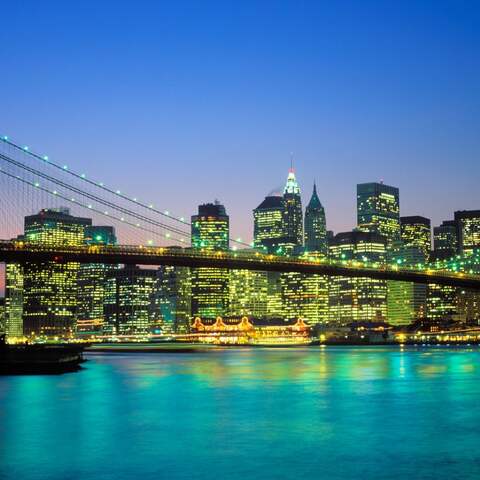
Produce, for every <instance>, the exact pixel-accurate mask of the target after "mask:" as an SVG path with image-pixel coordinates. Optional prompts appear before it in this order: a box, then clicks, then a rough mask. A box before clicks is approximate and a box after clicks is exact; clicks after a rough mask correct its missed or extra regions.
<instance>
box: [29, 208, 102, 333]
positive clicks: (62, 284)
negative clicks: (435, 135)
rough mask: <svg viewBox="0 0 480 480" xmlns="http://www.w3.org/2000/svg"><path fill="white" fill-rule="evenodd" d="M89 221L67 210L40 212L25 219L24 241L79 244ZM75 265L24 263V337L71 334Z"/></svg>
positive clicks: (74, 316)
mask: <svg viewBox="0 0 480 480" xmlns="http://www.w3.org/2000/svg"><path fill="white" fill-rule="evenodd" d="M91 223H92V221H91V219H89V218H80V217H74V216H72V215H70V212H69V210H68V209H65V208H60V209H44V210H41V211H40V212H39V213H38V214H36V215H30V216H27V217H25V240H26V241H27V242H31V243H42V244H44V245H68V246H75V245H82V244H83V243H84V238H85V229H86V227H88V226H90V225H91ZM79 266H80V265H79V263H76V262H68V263H54V262H45V263H26V264H25V266H24V275H23V277H24V280H23V282H24V283H23V332H24V334H25V335H27V336H31V335H35V336H46V337H52V336H60V337H70V336H72V335H73V334H74V333H75V327H76V325H75V320H76V314H77V292H78V285H77V273H78V270H79Z"/></svg>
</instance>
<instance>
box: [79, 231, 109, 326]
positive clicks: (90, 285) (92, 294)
mask: <svg viewBox="0 0 480 480" xmlns="http://www.w3.org/2000/svg"><path fill="white" fill-rule="evenodd" d="M85 243H86V244H88V245H115V244H116V243H117V239H116V237H115V229H114V228H113V227H109V226H88V227H86V228H85ZM115 268H117V267H116V266H115V265H108V264H105V263H84V264H82V265H80V267H79V270H78V296H77V299H78V309H77V334H78V335H87V334H100V333H101V332H102V329H103V323H104V311H103V309H104V301H105V286H106V283H105V282H106V273H107V272H108V271H110V270H112V269H115Z"/></svg>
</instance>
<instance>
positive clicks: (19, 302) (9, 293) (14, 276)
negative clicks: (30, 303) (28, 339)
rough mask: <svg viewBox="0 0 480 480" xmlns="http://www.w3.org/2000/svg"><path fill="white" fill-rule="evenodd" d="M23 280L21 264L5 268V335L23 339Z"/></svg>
mask: <svg viewBox="0 0 480 480" xmlns="http://www.w3.org/2000/svg"><path fill="white" fill-rule="evenodd" d="M23 278H24V268H23V265H21V264H19V263H7V265H6V267H5V320H4V322H5V333H6V334H7V336H8V337H12V338H15V337H17V338H19V337H23Z"/></svg>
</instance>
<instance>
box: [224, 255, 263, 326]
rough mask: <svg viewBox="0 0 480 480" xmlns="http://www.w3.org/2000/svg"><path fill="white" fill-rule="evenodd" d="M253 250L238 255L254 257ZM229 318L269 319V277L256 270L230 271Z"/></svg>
mask: <svg viewBox="0 0 480 480" xmlns="http://www.w3.org/2000/svg"><path fill="white" fill-rule="evenodd" d="M254 253H255V250H253V249H249V248H247V249H244V250H239V251H237V255H239V256H242V255H247V256H248V255H252V254H254ZM229 291H230V300H229V316H232V317H242V316H247V317H250V318H254V319H265V318H267V302H268V275H267V272H258V271H254V270H230V280H229Z"/></svg>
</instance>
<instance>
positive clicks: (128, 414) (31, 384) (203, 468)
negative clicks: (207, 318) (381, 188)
mask: <svg viewBox="0 0 480 480" xmlns="http://www.w3.org/2000/svg"><path fill="white" fill-rule="evenodd" d="M89 358H90V361H89V362H87V364H86V367H85V369H84V370H83V371H81V372H79V373H76V374H69V375H62V376H36V377H34V376H25V377H3V378H0V478H1V479H13V478H15V479H22V480H23V479H26V480H28V479H49V480H50V479H53V480H57V479H58V480H60V479H62V480H63V479H80V478H83V477H85V478H100V479H130V478H142V479H150V478H152V479H153V478H155V479H162V478H170V479H202V480H203V479H207V478H208V479H210V478H215V477H217V478H232V479H237V478H238V479H240V478H242V479H250V478H254V479H257V478H258V479H263V478H265V479H267V478H268V479H271V478H272V479H292V478H299V479H300V478H328V479H336V478H338V479H354V478H358V477H359V476H363V477H364V478H366V479H376V478H378V479H384V478H389V479H396V478H399V479H400V478H406V477H411V478H422V479H424V478H436V479H442V478H445V479H446V478H462V479H468V478H472V479H473V478H476V479H477V478H480V454H479V453H478V444H479V441H480V411H479V409H478V405H479V404H480V370H479V359H480V352H479V350H478V349H477V348H471V349H467V348H466V349H446V348H433V347H432V348H427V349H416V350H415V349H408V348H405V349H400V348H395V347H391V348H390V347H385V348H383V347H374V348H373V347H372V348H369V347H337V348H298V349H278V350H277V349H270V350H266V349H265V350H264V349H227V350H222V351H217V352H212V351H211V352H208V353H188V354H173V353H169V354H159V353H144V354H142V353H119V354H113V353H109V354H92V355H90V357H89Z"/></svg>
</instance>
